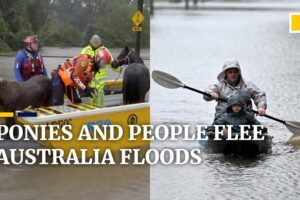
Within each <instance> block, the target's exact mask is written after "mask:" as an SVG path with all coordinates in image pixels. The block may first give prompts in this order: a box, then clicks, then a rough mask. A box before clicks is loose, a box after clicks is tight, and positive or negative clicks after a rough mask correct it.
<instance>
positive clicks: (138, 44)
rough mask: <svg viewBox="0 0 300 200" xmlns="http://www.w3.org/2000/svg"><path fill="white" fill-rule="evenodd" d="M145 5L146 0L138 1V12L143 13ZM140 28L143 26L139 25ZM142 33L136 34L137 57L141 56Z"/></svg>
mask: <svg viewBox="0 0 300 200" xmlns="http://www.w3.org/2000/svg"><path fill="white" fill-rule="evenodd" d="M143 5H144V0H138V3H137V11H140V12H141V13H143ZM139 26H140V27H141V26H142V24H140V25H139ZM140 44H141V31H137V32H136V40H135V52H136V54H137V55H140V48H141V45H140Z"/></svg>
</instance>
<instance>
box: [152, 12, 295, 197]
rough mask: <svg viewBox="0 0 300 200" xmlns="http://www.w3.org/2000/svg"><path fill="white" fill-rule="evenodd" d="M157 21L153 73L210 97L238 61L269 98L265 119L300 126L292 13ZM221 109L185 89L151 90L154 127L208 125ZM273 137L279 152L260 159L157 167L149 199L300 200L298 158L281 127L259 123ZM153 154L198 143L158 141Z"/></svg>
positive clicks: (180, 15)
mask: <svg viewBox="0 0 300 200" xmlns="http://www.w3.org/2000/svg"><path fill="white" fill-rule="evenodd" d="M155 14H156V15H155V16H154V17H153V19H152V20H151V66H152V69H157V70H162V71H166V72H169V73H171V74H173V75H175V76H176V77H178V78H179V79H180V80H181V81H183V82H184V83H185V84H187V85H189V86H192V87H195V88H198V89H205V88H206V87H207V86H208V85H209V84H212V83H214V82H217V79H216V77H217V75H218V73H219V72H220V70H221V68H222V65H223V63H224V61H226V60H228V59H238V60H239V62H240V64H241V68H242V74H243V76H244V77H245V78H246V79H247V80H251V81H253V82H254V83H255V84H256V85H257V86H258V87H259V88H261V89H262V90H264V91H266V92H267V98H268V109H267V112H268V114H270V115H273V116H275V117H278V118H281V119H285V120H291V121H293V120H294V121H299V120H300V115H299V111H300V104H299V102H298V100H299V97H300V92H299V78H300V34H289V33H288V13H287V12H262V11H252V12H242V11H224V12H223V11H217V12H214V11H203V10H202V11H201V10H191V11H184V10H177V11H172V10H168V11H167V10H165V11H161V10H160V11H159V10H158V11H157V12H156V13H155ZM214 106H215V102H210V103H207V102H205V101H204V100H203V99H202V96H201V95H199V94H197V93H193V92H191V91H188V90H184V89H176V90H169V89H165V88H162V87H160V86H158V85H157V84H156V83H155V82H152V85H151V120H152V122H153V123H154V124H168V123H172V124H177V123H179V124H182V123H185V124H210V123H211V122H212V119H213V115H214ZM258 119H259V120H260V121H261V122H262V123H263V124H264V125H265V126H267V127H268V128H269V132H270V134H271V135H273V136H274V139H273V141H274V145H273V152H272V154H270V155H262V156H260V157H258V158H256V159H254V160H253V159H252V160H247V159H243V158H238V157H224V156H223V155H215V154H205V153H202V158H203V162H202V164H200V165H199V166H190V165H185V166H168V167H166V166H162V165H157V166H153V167H151V199H153V200H158V199H172V200H175V199H178V200H179V199H180V200H182V199H249V198H251V199H299V197H300V184H299V183H300V182H299V180H300V170H299V167H300V159H299V158H300V151H298V150H296V149H295V148H293V147H292V146H290V145H286V144H285V142H286V141H287V140H288V139H289V137H290V136H291V133H290V132H289V131H288V130H287V129H286V128H285V127H284V126H283V125H282V124H280V123H277V122H274V121H272V120H268V119H265V118H262V117H259V118H258ZM151 145H152V147H155V148H165V147H168V148H170V147H171V148H176V147H184V148H188V149H189V148H199V143H198V142H196V141H195V142H187V141H177V142H169V141H164V142H161V141H159V142H158V141H156V142H153V143H152V144H151Z"/></svg>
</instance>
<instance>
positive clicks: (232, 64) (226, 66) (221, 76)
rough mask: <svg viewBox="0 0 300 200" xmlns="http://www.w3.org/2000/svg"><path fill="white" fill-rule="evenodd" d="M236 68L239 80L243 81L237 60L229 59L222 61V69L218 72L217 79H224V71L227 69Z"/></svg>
mask: <svg viewBox="0 0 300 200" xmlns="http://www.w3.org/2000/svg"><path fill="white" fill-rule="evenodd" d="M231 68H234V69H237V70H239V72H240V81H243V77H242V71H241V67H240V64H239V62H238V61H237V60H230V61H227V62H225V63H224V65H223V70H222V71H221V72H220V74H219V75H218V77H217V78H218V80H219V81H225V71H226V70H227V69H231Z"/></svg>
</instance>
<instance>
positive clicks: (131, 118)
mask: <svg viewBox="0 0 300 200" xmlns="http://www.w3.org/2000/svg"><path fill="white" fill-rule="evenodd" d="M137 122H138V118H137V116H136V115H135V114H131V115H129V117H128V119H127V123H128V125H134V124H137Z"/></svg>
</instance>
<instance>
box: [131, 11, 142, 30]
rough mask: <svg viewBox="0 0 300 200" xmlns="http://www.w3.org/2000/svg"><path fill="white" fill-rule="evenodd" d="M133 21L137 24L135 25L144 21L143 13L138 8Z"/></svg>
mask: <svg viewBox="0 0 300 200" xmlns="http://www.w3.org/2000/svg"><path fill="white" fill-rule="evenodd" d="M131 19H132V21H133V23H134V24H135V26H139V25H140V24H141V23H142V22H143V21H144V16H143V14H142V13H141V12H140V11H139V10H138V11H136V13H135V14H134V15H133V16H132V18H131Z"/></svg>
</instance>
